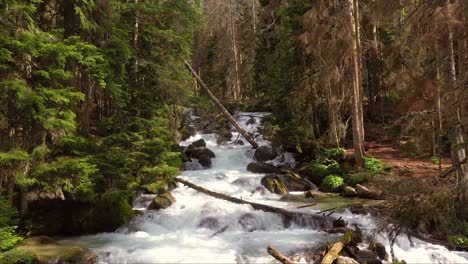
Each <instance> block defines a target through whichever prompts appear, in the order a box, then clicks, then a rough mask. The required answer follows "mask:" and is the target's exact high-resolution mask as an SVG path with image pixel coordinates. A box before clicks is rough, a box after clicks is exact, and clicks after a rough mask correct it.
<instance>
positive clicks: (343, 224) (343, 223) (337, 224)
mask: <svg viewBox="0 0 468 264" xmlns="http://www.w3.org/2000/svg"><path fill="white" fill-rule="evenodd" d="M333 227H334V228H342V227H346V221H345V220H343V219H341V218H340V219H336V220H335V221H333Z"/></svg>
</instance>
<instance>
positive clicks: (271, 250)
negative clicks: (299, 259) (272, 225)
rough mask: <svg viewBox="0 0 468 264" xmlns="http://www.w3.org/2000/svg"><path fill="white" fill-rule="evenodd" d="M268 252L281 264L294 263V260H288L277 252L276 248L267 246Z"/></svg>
mask: <svg viewBox="0 0 468 264" xmlns="http://www.w3.org/2000/svg"><path fill="white" fill-rule="evenodd" d="M267 251H268V254H270V255H271V256H272V257H274V258H275V259H276V260H278V261H279V262H281V263H283V264H294V261H292V260H290V259H289V258H288V257H286V256H285V255H283V254H282V253H281V252H279V251H278V250H277V249H276V248H274V247H272V246H268V250H267Z"/></svg>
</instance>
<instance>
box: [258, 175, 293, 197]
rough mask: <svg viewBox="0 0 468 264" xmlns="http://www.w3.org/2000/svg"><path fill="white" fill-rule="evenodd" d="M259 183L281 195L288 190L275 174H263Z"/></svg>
mask: <svg viewBox="0 0 468 264" xmlns="http://www.w3.org/2000/svg"><path fill="white" fill-rule="evenodd" d="M260 183H261V184H262V185H263V186H265V188H266V189H267V190H269V191H270V192H272V193H276V194H279V195H283V194H287V193H288V192H289V191H288V188H287V187H286V186H285V185H284V184H283V183H282V182H281V181H280V180H279V179H278V178H277V177H276V176H272V175H270V176H265V177H263V178H262V180H261V182H260Z"/></svg>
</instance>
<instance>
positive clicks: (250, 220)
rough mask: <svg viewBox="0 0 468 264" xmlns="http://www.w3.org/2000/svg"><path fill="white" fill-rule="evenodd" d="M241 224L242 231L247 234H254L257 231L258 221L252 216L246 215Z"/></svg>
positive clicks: (240, 219)
mask: <svg viewBox="0 0 468 264" xmlns="http://www.w3.org/2000/svg"><path fill="white" fill-rule="evenodd" d="M239 224H240V225H241V226H242V229H244V231H247V232H252V231H254V230H256V229H257V220H256V219H255V217H254V216H253V215H252V214H244V215H242V216H241V217H240V218H239Z"/></svg>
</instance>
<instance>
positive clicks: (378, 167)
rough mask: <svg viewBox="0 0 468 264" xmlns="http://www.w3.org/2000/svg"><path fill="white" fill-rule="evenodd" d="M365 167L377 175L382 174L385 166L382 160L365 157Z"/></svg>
mask: <svg viewBox="0 0 468 264" xmlns="http://www.w3.org/2000/svg"><path fill="white" fill-rule="evenodd" d="M363 167H364V168H365V169H367V170H369V171H371V172H373V173H375V174H379V173H382V172H383V170H384V167H385V166H384V164H383V162H382V161H381V160H379V159H376V158H371V157H364V164H363Z"/></svg>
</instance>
